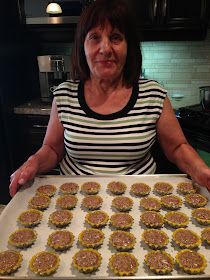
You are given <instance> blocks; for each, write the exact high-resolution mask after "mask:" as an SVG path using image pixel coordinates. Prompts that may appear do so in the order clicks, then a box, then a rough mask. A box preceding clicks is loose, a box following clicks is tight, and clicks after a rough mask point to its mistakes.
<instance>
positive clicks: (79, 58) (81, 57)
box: [71, 0, 142, 86]
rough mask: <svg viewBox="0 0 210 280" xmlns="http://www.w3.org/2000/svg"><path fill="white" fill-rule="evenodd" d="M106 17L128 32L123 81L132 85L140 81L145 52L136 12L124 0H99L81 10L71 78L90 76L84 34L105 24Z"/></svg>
mask: <svg viewBox="0 0 210 280" xmlns="http://www.w3.org/2000/svg"><path fill="white" fill-rule="evenodd" d="M107 20H108V22H109V23H110V24H111V25H112V27H113V28H117V29H119V31H120V32H122V33H123V34H124V36H125V39H126V42H127V46H128V50H127V59H126V63H125V67H124V72H123V82H124V84H125V85H127V86H132V85H133V84H134V83H135V82H137V81H138V79H139V76H140V73H141V67H142V55H141V49H140V44H139V39H138V34H137V31H136V27H135V24H134V21H133V16H132V14H130V13H129V9H128V7H127V5H126V3H125V2H124V1H122V0H96V1H93V2H91V4H89V5H88V6H87V7H86V8H85V9H84V11H83V12H82V14H81V16H80V20H79V22H78V25H77V30H76V34H75V42H74V46H73V50H72V61H71V78H72V79H74V80H75V79H79V80H81V81H86V80H87V79H89V78H90V69H89V67H88V64H87V61H86V57H85V51H84V41H85V37H86V35H87V33H88V32H89V31H90V29H92V28H94V27H96V26H98V25H101V26H103V25H104V24H105V22H106V21H107Z"/></svg>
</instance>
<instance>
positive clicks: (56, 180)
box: [0, 174, 210, 279]
mask: <svg viewBox="0 0 210 280" xmlns="http://www.w3.org/2000/svg"><path fill="white" fill-rule="evenodd" d="M114 180H119V181H122V182H124V183H125V184H126V185H127V189H126V192H125V194H124V195H126V196H129V197H131V198H132V200H133V202H134V204H133V207H132V210H131V211H130V212H129V214H131V215H132V217H133V218H134V224H133V226H132V229H131V230H130V232H132V233H133V234H134V235H135V237H136V245H135V248H134V249H133V250H132V251H131V253H133V254H134V255H135V256H136V257H137V259H138V261H139V267H138V271H137V273H136V274H135V276H129V277H124V276H123V277H118V276H115V275H114V274H113V273H112V272H111V271H110V270H109V267H108V260H109V258H110V256H111V255H112V254H113V253H115V252H116V250H115V249H112V248H111V247H110V246H109V241H108V240H109V236H110V234H111V231H112V230H113V229H111V227H110V225H109V224H108V225H107V226H106V227H105V228H103V229H102V231H103V232H104V234H105V240H104V243H103V245H102V246H101V247H100V248H99V249H98V251H99V252H100V253H101V255H102V264H101V266H100V268H99V270H98V271H96V272H93V273H91V274H83V273H80V272H78V271H77V270H76V269H74V268H73V267H72V257H73V255H74V254H75V252H76V251H78V250H79V249H82V247H81V246H80V245H79V244H78V235H79V233H80V232H81V231H82V230H84V229H85V228H87V227H89V226H88V225H87V224H86V223H85V215H86V214H87V212H88V211H86V210H85V209H84V208H82V207H81V201H82V199H83V198H84V195H83V194H82V193H81V192H80V191H79V192H78V193H77V198H78V203H77V205H76V207H75V208H74V209H73V210H72V213H73V219H72V222H71V224H70V225H69V226H67V227H65V229H68V230H70V231H71V232H72V233H73V234H74V236H75V241H74V244H73V247H71V248H70V249H69V250H67V251H65V252H60V253H58V254H59V256H60V259H61V261H60V266H59V268H58V270H57V271H56V273H54V274H53V275H51V276H48V277H45V279H46V278H47V279H67V278H68V279H71V278H72V279H85V278H89V277H91V278H95V279H118V278H126V279H203V278H205V279H210V246H208V247H207V246H205V245H204V244H202V245H201V246H200V247H199V249H198V252H201V253H202V254H204V255H205V257H206V260H207V268H206V269H205V272H204V273H203V274H200V275H188V274H186V273H184V272H182V271H181V270H179V269H177V267H176V266H175V269H174V270H173V271H172V273H171V274H169V275H156V274H154V273H152V272H151V271H150V270H149V269H148V268H147V267H146V266H145V264H144V256H145V254H146V253H147V251H148V250H149V248H148V247H147V246H146V245H145V244H143V242H142V241H141V234H142V232H143V230H144V229H145V227H144V226H143V225H142V224H141V223H140V215H141V209H140V206H139V201H140V198H137V197H134V196H132V195H131V194H130V187H131V185H132V184H133V183H136V182H144V183H147V184H148V185H150V186H151V188H152V187H153V185H154V184H155V183H156V182H159V181H165V182H169V183H171V184H172V185H173V186H174V191H173V193H174V194H176V195H180V194H178V193H177V191H176V185H177V183H179V182H182V181H189V179H188V178H187V176H186V175H184V174H183V175H182V174H180V175H173V174H171V175H168V174H167V175H138V176H123V175H121V176H71V177H66V176H39V177H36V178H35V180H34V181H33V183H32V184H31V186H30V187H28V186H24V187H22V188H21V189H20V191H19V192H18V193H17V194H16V195H15V197H14V198H13V199H12V200H11V201H10V203H9V204H8V205H7V207H6V208H5V209H4V211H3V212H2V215H1V216H0V251H3V250H7V249H15V248H14V247H12V246H10V245H8V237H9V235H10V234H11V233H12V232H13V231H15V230H16V229H18V228H20V227H21V226H20V225H19V224H18V222H17V217H18V216H19V214H20V213H21V212H22V211H24V210H26V209H28V201H29V199H30V198H31V197H32V196H34V195H35V191H36V189H37V187H39V186H40V185H45V184H53V185H55V186H56V187H57V192H56V194H55V196H54V197H53V198H52V199H51V204H50V206H49V208H48V209H46V210H45V211H43V219H42V221H41V223H40V224H39V225H38V226H36V227H35V230H36V231H37V233H38V237H37V240H36V242H35V243H34V244H33V245H32V246H31V247H29V248H26V249H24V250H23V249H16V250H18V251H21V254H22V255H23V262H22V266H21V267H20V268H19V270H18V271H17V272H15V273H13V274H12V275H9V276H0V278H1V279H37V278H44V277H40V276H36V275H35V274H33V273H32V272H31V271H30V270H29V268H28V266H29V260H30V259H31V257H32V256H33V255H34V254H36V253H37V252H39V251H42V250H49V249H50V248H48V246H47V238H48V236H49V234H50V233H51V232H53V230H55V229H56V227H53V226H51V225H50V224H49V223H48V218H49V215H50V213H52V212H53V211H55V210H56V199H57V197H58V196H59V187H60V185H61V184H63V183H66V182H76V183H78V184H79V186H81V185H82V183H84V182H87V181H97V182H98V183H100V184H101V190H100V192H99V195H100V196H101V197H102V198H103V205H102V207H101V210H104V211H106V212H107V213H108V214H109V216H111V215H112V214H113V213H114V209H112V208H111V203H112V199H113V198H114V195H111V194H110V193H109V192H108V191H107V184H108V183H109V182H111V181H114ZM199 192H200V193H201V194H204V195H205V196H207V197H209V192H208V191H207V190H206V188H203V187H200V189H199ZM150 195H152V196H156V194H155V193H154V192H153V191H151V193H150ZM180 196H181V197H182V199H183V196H182V195H180ZM183 201H184V199H183ZM206 207H208V208H210V202H208V204H207V206H206ZM191 210H192V208H190V207H187V206H186V205H185V204H184V203H183V205H182V207H181V209H180V211H183V212H185V213H186V214H187V215H188V216H189V217H191ZM160 213H161V214H163V215H164V214H165V213H166V211H164V210H161V211H160ZM188 228H190V229H192V230H194V231H195V232H197V233H198V234H199V235H200V232H201V230H202V229H203V228H204V226H200V225H198V224H197V223H195V222H194V221H193V220H191V219H190V223H189V225H188ZM162 229H163V230H164V231H165V232H166V233H167V234H168V236H169V238H170V242H169V244H168V246H167V248H166V252H168V253H170V254H171V255H172V256H173V257H175V255H176V253H177V252H178V250H179V248H178V247H174V245H173V244H172V242H171V239H172V238H171V236H172V232H173V230H172V228H170V227H163V228H162Z"/></svg>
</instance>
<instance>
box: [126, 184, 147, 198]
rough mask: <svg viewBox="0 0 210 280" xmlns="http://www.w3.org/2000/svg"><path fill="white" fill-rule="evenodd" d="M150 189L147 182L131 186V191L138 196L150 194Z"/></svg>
mask: <svg viewBox="0 0 210 280" xmlns="http://www.w3.org/2000/svg"><path fill="white" fill-rule="evenodd" d="M150 191H151V188H150V186H149V185H147V184H145V183H135V184H133V185H132V186H131V193H132V194H134V195H136V196H145V195H148V194H149V193H150Z"/></svg>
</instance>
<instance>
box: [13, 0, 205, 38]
mask: <svg viewBox="0 0 210 280" xmlns="http://www.w3.org/2000/svg"><path fill="white" fill-rule="evenodd" d="M91 1H94V0H77V1H75V0H57V2H58V3H59V4H60V6H62V10H63V13H62V14H59V15H58V16H56V17H54V16H49V15H48V14H47V13H46V6H47V4H48V3H49V1H48V0H36V1H35V0H18V2H19V3H20V7H22V10H23V12H22V14H23V16H24V17H25V20H23V22H24V21H25V23H26V26H27V29H29V30H31V31H35V32H36V34H37V35H38V37H39V38H40V39H41V40H46V41H57V42H58V41H65V40H66V41H72V40H73V39H74V36H73V34H74V32H75V28H76V24H77V21H78V19H79V16H80V13H81V11H82V10H83V8H84V7H85V5H86V4H87V3H88V2H91ZM110 1H111V0H110ZM124 1H125V2H126V3H127V4H128V7H129V8H130V9H131V12H132V15H133V17H134V18H135V22H136V26H137V28H138V31H139V34H140V40H141V41H148V40H151V41H156V40H176V41H177V40H204V39H205V37H206V33H207V27H208V21H209V16H210V7H209V2H210V0H124ZM78 8H79V9H78ZM20 10H21V9H20Z"/></svg>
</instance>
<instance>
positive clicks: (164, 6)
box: [163, 0, 167, 17]
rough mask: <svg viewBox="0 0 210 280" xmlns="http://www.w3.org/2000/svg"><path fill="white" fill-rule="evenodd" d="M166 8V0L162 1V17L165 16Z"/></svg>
mask: <svg viewBox="0 0 210 280" xmlns="http://www.w3.org/2000/svg"><path fill="white" fill-rule="evenodd" d="M166 7H167V0H164V1H163V16H164V17H165V16H166Z"/></svg>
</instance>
